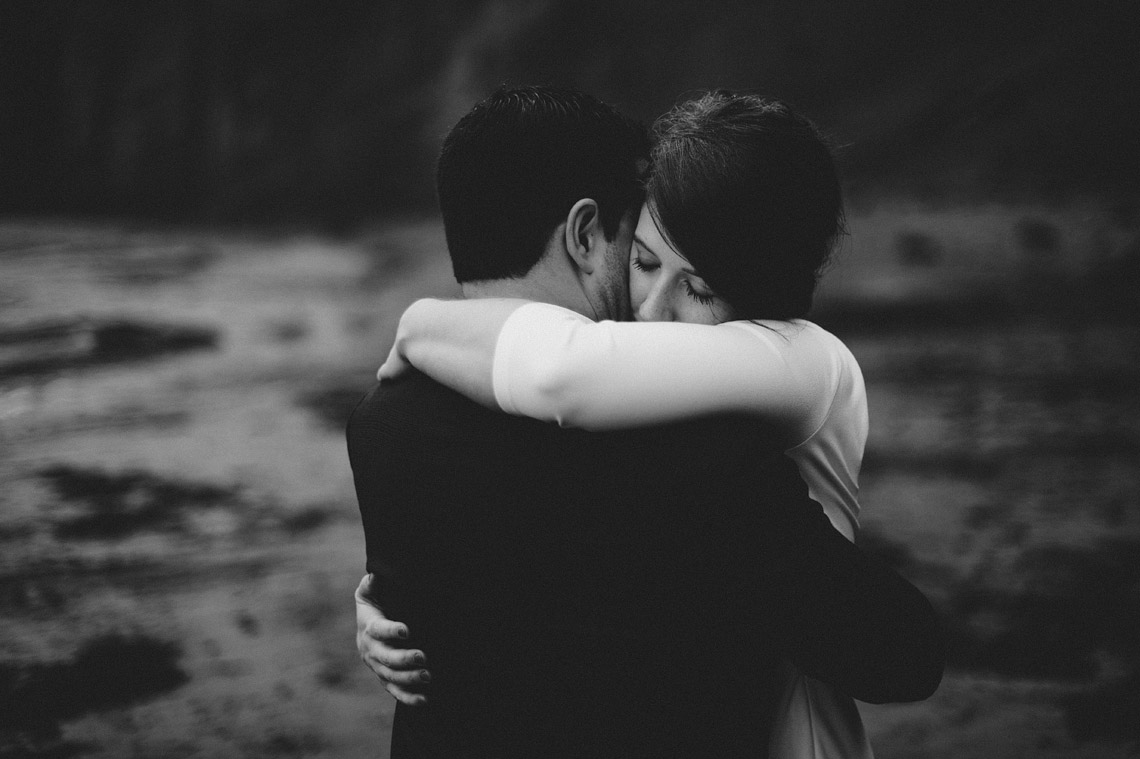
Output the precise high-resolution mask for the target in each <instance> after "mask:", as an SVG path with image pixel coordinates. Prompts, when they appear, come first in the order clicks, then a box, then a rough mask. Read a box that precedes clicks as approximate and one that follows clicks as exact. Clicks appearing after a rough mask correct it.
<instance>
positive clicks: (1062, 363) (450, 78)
mask: <svg viewBox="0 0 1140 759" xmlns="http://www.w3.org/2000/svg"><path fill="white" fill-rule="evenodd" d="M615 5H616V6H617V7H615ZM1138 21H1140V7H1138V5H1137V4H1136V3H1134V2H1124V1H1122V2H1107V1H1106V2H1092V1H1089V2H1079V1H1077V0H1073V1H1072V2H1048V1H1045V2H985V3H982V2H973V1H966V2H954V3H913V2H904V1H902V0H870V1H869V2H863V3H858V4H855V3H842V2H827V1H825V0H812V1H811V2H793V1H792V0H784V1H780V2H766V3H765V2H742V1H728V2H720V3H694V2H677V1H674V2H664V1H659V2H650V1H649V0H631V1H630V2H623V3H620V4H614V3H611V2H601V1H600V0H581V1H579V2H570V1H569V0H547V1H546V2H518V1H513V0H471V1H469V2H460V1H459V0H419V1H418V2H410V1H409V2H364V1H363V0H358V1H356V2H350V1H348V0H335V1H333V2H325V3H319V4H317V3H303V2H295V1H289V0H245V1H242V2H222V1H221V0H200V1H199V2H190V1H189V0H185V1H173V2H165V3H154V2H142V1H139V2H124V1H121V0H120V1H115V0H104V1H102V2H89V3H77V2H56V1H54V0H41V1H40V2H23V1H22V0H8V1H7V2H5V3H3V4H2V5H0V478H2V479H0V481H2V482H3V487H2V488H0V757H9V756H11V757H17V756H19V757H23V756H40V757H72V756H92V757H128V756H130V757H134V756H137V757H150V756H170V757H179V756H226V757H229V756H232V757H262V756H265V757H270V756H273V757H294V756H296V757H305V756H329V757H384V756H387V742H388V734H389V730H390V723H391V713H392V701H391V699H390V697H389V696H388V695H387V694H386V693H385V692H384V691H383V689H382V688H381V686H380V685H379V683H378V682H377V681H376V680H375V679H374V677H373V676H372V675H371V673H369V672H368V671H367V670H366V669H365V668H364V666H363V665H362V664H360V662H359V660H358V659H357V656H356V652H355V648H354V643H353V634H354V626H353V604H352V600H351V595H352V590H353V588H354V587H355V584H356V582H357V580H358V579H359V577H360V575H361V573H362V572H363V567H364V552H363V540H362V539H361V536H360V528H359V518H358V516H357V512H356V503H355V497H354V494H353V490H352V483H351V476H350V472H349V470H348V464H347V459H346V456H345V452H344V445H343V425H344V421H345V419H346V416H347V413H348V411H349V410H350V409H351V407H352V405H353V404H354V402H355V401H356V400H357V398H359V397H360V395H362V394H363V392H364V391H365V390H366V389H367V388H368V387H369V385H370V383H371V377H372V374H373V373H374V371H375V369H376V367H377V366H378V364H379V363H380V362H381V361H382V360H383V358H384V356H385V355H386V354H387V350H388V346H389V344H390V341H391V337H392V334H393V330H394V326H395V322H396V320H397V319H398V317H399V314H400V313H401V312H402V310H403V309H404V307H405V306H406V305H407V304H408V303H410V302H411V301H412V300H413V299H415V298H416V297H420V296H424V295H443V296H446V295H451V294H454V293H455V292H456V290H455V287H454V285H453V283H452V281H451V277H450V267H449V264H448V261H447V256H446V250H445V248H444V243H443V235H442V230H441V228H440V226H439V223H438V219H437V216H436V214H435V209H434V197H433V182H432V174H433V166H434V160H435V155H436V153H437V151H438V148H439V144H440V140H441V139H442V136H443V135H444V134H445V133H446V130H447V129H448V127H449V126H450V124H452V123H453V122H454V121H455V120H456V119H458V118H459V117H460V116H461V115H462V114H463V113H464V112H466V111H467V110H468V109H469V108H470V106H471V105H472V104H473V103H474V102H476V101H477V100H479V99H481V98H482V97H484V96H485V95H486V94H488V93H489V92H490V91H491V90H492V89H493V88H494V87H495V86H496V85H497V84H499V83H500V82H511V83H519V84H522V83H554V84H569V85H574V86H577V87H580V88H582V89H585V90H587V91H589V92H592V93H594V94H596V95H598V96H600V97H602V98H603V99H605V100H607V101H609V102H612V103H613V104H615V105H617V106H618V107H619V108H621V109H622V110H624V111H625V112H627V113H629V114H631V115H634V116H637V117H639V118H641V119H644V120H647V121H649V120H652V119H653V118H654V117H655V116H657V115H658V114H660V113H661V112H663V111H665V110H666V109H668V108H669V107H670V106H671V105H673V104H674V103H675V102H678V101H679V100H681V99H684V98H685V97H687V96H689V95H692V94H695V93H697V92H699V91H701V90H704V89H708V88H712V87H730V88H738V89H747V90H750V91H755V92H759V93H762V94H766V95H771V96H775V97H780V98H783V99H786V100H788V101H790V102H791V103H792V104H793V105H795V106H796V107H797V108H799V109H800V110H802V111H804V112H806V113H807V114H809V115H810V116H811V117H813V118H814V119H815V120H816V121H817V123H818V124H819V125H820V126H821V127H822V129H823V130H824V131H825V132H826V133H827V134H828V135H829V137H830V138H831V140H832V141H833V143H834V145H835V148H836V153H837V156H838V158H839V161H840V166H841V169H842V173H843V176H844V182H845V187H846V192H847V203H848V215H849V219H848V221H849V226H850V235H849V236H848V237H847V238H846V239H845V240H844V241H843V243H842V245H841V246H840V250H839V252H838V254H837V257H836V263H835V265H834V266H833V268H832V269H831V271H830V272H829V273H828V274H827V276H826V277H825V279H824V284H823V290H822V293H821V296H820V298H819V301H818V309H817V312H816V314H815V317H814V318H816V319H817V320H818V321H819V322H821V323H822V324H824V325H825V326H827V327H828V328H829V329H831V330H832V331H834V332H836V333H837V334H838V335H840V336H841V337H843V338H844V339H845V340H846V341H847V342H848V344H849V345H850V346H851V348H852V350H853V351H854V353H855V355H856V356H857V357H858V359H859V361H860V363H861V364H862V366H863V369H864V373H865V375H866V378H867V381H868V389H869V395H870V402H871V415H872V425H871V440H870V444H869V449H868V453H867V460H866V463H865V469H864V474H863V492H862V500H863V504H864V510H865V515H866V516H865V520H864V525H863V533H862V535H861V538H860V539H861V543H862V544H863V545H864V546H865V547H866V548H868V549H869V550H872V551H874V552H876V553H878V554H879V555H880V556H883V557H884V558H886V559H887V560H888V561H890V562H891V563H892V564H893V565H894V566H896V567H897V568H898V569H899V570H900V571H901V572H903V573H904V574H905V575H906V576H907V577H908V578H910V579H911V580H913V581H914V582H916V583H917V584H918V585H920V587H922V588H923V589H924V590H925V591H926V592H927V593H928V594H929V595H930V597H931V598H932V600H933V601H934V602H935V604H936V605H937V607H938V608H939V610H940V611H941V612H942V613H943V614H944V616H945V620H946V624H947V629H948V631H949V635H950V640H951V654H950V656H951V664H950V667H951V668H950V671H949V672H948V674H947V677H946V679H945V681H944V683H943V685H942V687H941V689H940V690H939V692H938V693H937V694H936V695H935V696H934V697H933V698H931V699H930V700H928V701H926V702H923V703H921V704H913V705H902V706H868V707H865V708H864V709H863V714H864V718H865V721H866V723H867V726H868V730H869V732H870V734H871V738H872V742H873V744H874V746H875V748H876V754H877V755H878V756H879V757H880V758H881V759H890V758H891V757H955V758H958V757H1024V756H1035V757H1057V758H1060V757H1065V758H1066V759H1067V758H1069V757H1090V758H1092V757H1098V758H1099V757H1118V756H1134V755H1137V754H1138V753H1140V728H1138V727H1137V726H1138V725H1140V719H1138V716H1140V621H1138V620H1140V508H1138V506H1140V503H1138V501H1140V455H1138V454H1140V407H1138V402H1137V401H1138V399H1140V323H1138V321H1140V320H1138V316H1140V134H1138V128H1137V124H1138V123H1140V122H1138V120H1137V117H1138V116H1140V87H1137V84H1138V83H1140V53H1138V52H1137V51H1138V50H1140V24H1138V23H1137V22H1138ZM693 687H694V686H693V685H692V684H685V683H681V682H679V683H678V686H677V698H691V697H693V693H692V688H693Z"/></svg>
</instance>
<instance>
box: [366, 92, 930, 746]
mask: <svg viewBox="0 0 1140 759" xmlns="http://www.w3.org/2000/svg"><path fill="white" fill-rule="evenodd" d="M437 182H438V191H439V202H440V208H441V211H442V215H443V221H444V226H445V229H446V234H447V245H448V251H449V253H450V255H451V259H452V263H453V267H454V273H455V277H456V279H457V280H458V281H459V283H460V284H461V286H462V290H463V294H464V299H462V300H457V301H447V302H445V301H435V300H423V301H419V302H417V303H415V304H413V306H412V307H411V308H410V309H408V311H407V312H406V313H405V314H404V316H403V318H402V319H401V322H400V326H399V329H398V332H397V336H396V341H395V343H394V345H393V347H392V351H391V353H390V355H389V357H388V360H387V362H385V364H384V366H383V367H382V368H381V370H380V380H381V381H380V383H379V384H378V385H377V386H376V387H375V388H374V389H373V390H372V391H371V392H370V393H369V394H368V395H367V396H365V398H364V399H363V400H362V401H361V403H360V404H359V405H358V407H357V408H356V409H355V411H354V412H353V414H352V417H351V419H350V421H349V425H348V449H349V456H350V459H351V463H352V470H353V476H354V479H355V484H356V491H357V496H358V499H359V503H360V511H361V516H362V518H363V523H364V530H365V536H366V543H367V554H368V555H367V570H368V572H369V575H368V576H367V577H366V578H365V579H364V581H362V583H361V587H360V588H359V589H358V592H357V622H358V636H357V644H358V647H359V649H360V652H361V654H362V656H363V658H364V659H365V661H366V662H367V663H368V664H369V666H370V667H372V669H373V670H374V671H376V673H377V674H378V675H380V677H381V679H382V680H384V681H385V684H386V686H387V687H388V689H389V691H390V692H391V693H392V694H393V695H394V696H396V698H397V700H398V704H397V706H396V713H395V721H394V724H393V730H392V756H393V757H394V759H404V758H406V757H488V758H489V757H615V758H616V757H647V758H648V757H741V758H745V757H747V759H760V758H762V757H765V756H771V757H773V759H799V758H800V757H832V756H841V757H859V758H865V757H869V756H870V753H871V752H870V747H869V746H868V745H867V742H866V738H865V736H864V734H863V730H862V726H861V724H860V722H859V715H858V712H857V711H856V709H855V705H854V703H853V701H852V699H859V700H862V701H868V702H872V703H883V702H891V701H913V700H918V699H922V698H926V697H927V696H929V695H930V694H931V693H933V691H934V690H935V688H936V687H937V686H938V683H939V681H940V679H941V676H942V668H943V644H942V639H941V636H940V632H939V628H938V624H937V620H936V619H935V616H934V613H933V610H932V608H931V606H930V604H929V603H928V602H927V600H926V599H925V598H924V597H923V595H922V594H921V593H920V592H919V591H918V590H917V589H915V588H914V587H913V586H912V585H910V584H909V583H908V582H907V581H905V580H904V579H902V578H901V577H899V576H898V575H897V574H896V573H895V572H894V571H892V570H891V569H889V568H888V567H886V566H885V565H883V564H882V563H881V562H879V561H877V560H876V559H874V558H872V557H870V556H867V555H866V554H864V553H863V552H861V551H860V550H859V549H857V548H856V547H855V545H854V543H853V540H854V537H855V533H856V530H857V526H858V513H859V504H858V499H857V492H858V474H859V467H860V463H861V461H862V456H863V447H864V444H865V441H866V437H867V405H866V394H865V390H864V386H863V380H862V375H861V373H860V371H859V367H858V364H857V363H856V362H855V359H854V358H853V356H852V355H851V353H850V352H849V351H848V350H847V348H846V347H845V346H844V345H843V344H842V343H841V342H840V341H839V340H838V339H837V338H835V337H834V336H833V335H831V334H830V333H828V332H826V331H825V330H823V329H821V328H820V327H818V326H816V325H814V324H812V323H811V322H809V321H806V320H805V317H806V315H807V313H808V311H809V309H810V306H811V301H812V294H813V291H814V289H815V286H816V282H817V280H818V278H819V274H820V271H821V269H822V267H823V266H824V264H825V262H826V260H827V258H828V255H829V254H830V251H831V248H832V246H833V244H834V242H835V240H836V238H837V236H838V235H839V234H840V233H841V232H842V223H843V222H842V219H843V215H842V198H841V194H840V188H839V183H838V180H837V177H836V172H835V167H834V164H833V161H832V158H831V155H830V154H829V152H828V149H827V147H826V145H825V144H824V142H823V141H822V140H821V139H820V136H819V134H818V132H817V131H816V130H815V128H814V127H813V126H812V124H811V123H810V122H808V121H807V120H806V119H804V118H803V117H801V116H799V115H798V114H796V113H795V112H793V111H791V110H790V109H789V108H788V107H787V106H786V105H784V104H782V103H779V102H777V101H770V100H762V99H760V98H757V97H753V96H747V95H740V94H734V93H730V92H724V91H717V92H712V93H708V94H706V95H704V96H702V97H699V98H696V99H694V100H692V101H690V102H686V103H684V104H682V105H679V106H677V107H676V108H674V109H673V110H672V111H670V112H669V113H668V114H666V115H665V116H663V117H661V118H660V119H659V120H658V122H657V123H656V124H655V125H654V132H653V137H652V140H651V139H650V136H649V135H648V134H647V132H646V131H645V130H644V128H643V127H641V126H640V125H638V124H636V123H634V122H632V121H630V120H629V119H627V118H625V117H623V116H622V115H620V114H619V113H617V112H616V111H615V110H614V109H613V108H611V107H609V106H608V105H605V104H603V103H601V102H599V101H598V100H596V99H594V98H592V97H590V96H588V95H585V94H583V93H580V92H576V91H572V90H560V89H553V88H543V87H523V88H514V89H507V88H503V89H500V90H499V91H497V92H496V93H494V94H493V95H492V96H491V97H489V98H488V99H487V100H485V101H483V102H481V103H479V104H478V105H476V106H475V108H474V109H473V110H472V111H471V112H470V113H468V114H467V115H466V116H464V117H463V118H462V119H461V120H460V121H459V122H458V123H457V124H456V125H455V127H454V128H453V129H452V130H451V132H450V133H449V134H448V136H447V138H446V140H445V141H444V144H443V150H442V152H441V154H440V158H439V166H438V173H437Z"/></svg>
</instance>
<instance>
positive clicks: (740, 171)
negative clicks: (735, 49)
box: [647, 90, 844, 319]
mask: <svg viewBox="0 0 1140 759" xmlns="http://www.w3.org/2000/svg"><path fill="white" fill-rule="evenodd" d="M654 131H655V133H656V138H657V143H656V146H655V147H654V149H653V154H652V172H651V174H650V177H649V182H648V187H647V191H648V202H649V208H650V212H651V213H652V214H653V217H654V220H655V221H656V222H657V224H658V226H659V227H660V228H661V233H662V234H663V235H664V236H665V238H666V239H667V240H668V241H669V242H670V244H672V245H673V247H674V248H675V249H676V250H677V251H678V252H679V253H680V254H681V255H682V256H684V257H685V259H686V260H688V262H689V263H691V264H692V265H693V266H694V267H695V268H696V270H697V272H698V273H699V274H700V275H701V277H702V278H703V279H704V280H705V281H706V282H707V283H708V284H709V286H710V287H711V288H713V290H714V291H716V293H717V295H719V296H720V297H721V298H723V299H724V300H725V301H726V302H727V303H728V304H729V305H731V306H732V308H733V311H734V313H733V316H734V318H738V319H793V318H799V317H804V316H806V315H807V313H808V311H809V310H810V309H811V302H812V294H813V293H814V291H815V285H816V282H817V281H818V279H819V274H820V272H821V270H822V268H823V266H824V264H825V263H826V262H827V260H828V258H829V257H830V255H831V250H832V248H833V247H834V244H835V241H836V238H837V237H838V236H839V235H840V234H841V233H842V232H843V231H844V220H843V197H842V191H841V190H840V187H839V178H838V176H837V174H836V170H835V162H834V161H833V159H832V157H831V153H830V151H829V150H828V147H827V145H826V144H825V142H824V140H823V138H822V137H821V136H820V134H819V132H818V131H817V130H816V128H815V127H814V126H813V125H812V123H811V122H810V121H808V120H807V119H806V118H804V117H803V116H800V115H799V114H797V113H795V112H794V111H793V110H792V109H791V108H789V107H788V106H787V105H786V104H785V103H782V102H780V101H778V100H765V99H763V98H759V97H756V96H753V95H742V94H736V93H732V92H728V91H725V90H717V91H715V92H710V93H708V94H706V95H703V96H702V97H699V98H697V99H695V100H691V101H689V102H686V103H682V104H681V105H678V106H676V107H675V108H673V110H671V111H669V112H668V113H666V114H665V115H664V116H662V117H661V118H659V119H658V120H657V122H656V123H655V124H654Z"/></svg>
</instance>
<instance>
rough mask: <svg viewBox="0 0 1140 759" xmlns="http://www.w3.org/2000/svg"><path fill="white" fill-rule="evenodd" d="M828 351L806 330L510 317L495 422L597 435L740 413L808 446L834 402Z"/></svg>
mask: <svg viewBox="0 0 1140 759" xmlns="http://www.w3.org/2000/svg"><path fill="white" fill-rule="evenodd" d="M829 339H830V340H831V341H835V342H838V341H837V339H836V338H834V337H833V336H831V335H830V334H829V333H827V332H826V331H824V330H822V329H820V328H818V327H815V326H814V325H811V324H810V323H807V322H765V323H764V326H761V325H757V324H755V323H751V322H728V323H725V324H720V325H717V326H708V325H700V324H682V323H677V322H638V323H634V322H612V321H603V322H593V321H590V320H589V319H587V318H586V317H584V316H582V315H580V314H577V313H575V312H573V311H569V310H567V309H564V308H560V307H558V306H552V305H549V304H542V303H532V304H528V305H526V306H523V307H522V308H519V309H518V310H516V311H515V312H514V313H513V314H511V315H510V317H509V318H508V319H507V321H506V322H505V323H504V324H503V328H502V330H501V331H500V333H499V338H498V341H497V343H496V346H495V356H494V362H493V366H492V382H493V385H494V393H495V398H496V400H497V402H498V404H499V406H500V408H502V409H503V410H504V411H506V412H508V413H512V414H517V415H522V416H529V417H533V418H536V419H541V420H544V421H555V422H558V423H559V424H561V425H563V426H567V427H580V428H584V429H593V430H604V429H616V428H626V427H636V426H642V425H647V424H654V423H662V422H670V421H680V420H683V419H686V418H691V417H696V416H704V415H708V414H715V413H725V412H727V413H740V412H743V413H751V414H755V415H757V416H759V417H761V418H764V419H766V420H770V421H773V422H776V423H778V424H781V425H786V426H787V427H788V434H789V435H791V436H797V439H796V440H794V441H793V443H795V442H799V437H798V436H801V435H803V436H806V435H810V434H811V432H812V431H814V429H815V426H818V424H819V423H820V421H822V419H823V418H824V417H825V416H826V414H827V410H828V408H829V405H830V403H831V400H832V395H834V391H835V374H836V371H837V367H838V362H837V361H836V360H835V357H834V355H833V353H834V350H833V348H834V346H833V345H832V344H831V343H830V342H829Z"/></svg>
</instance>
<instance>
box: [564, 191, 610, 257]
mask: <svg viewBox="0 0 1140 759" xmlns="http://www.w3.org/2000/svg"><path fill="white" fill-rule="evenodd" d="M564 234H565V238H566V239H565V244H566V252H567V253H568V254H569V255H570V258H572V259H573V260H574V264H575V265H576V266H577V267H578V268H579V269H580V270H581V271H582V273H583V274H593V273H594V268H595V267H597V266H598V265H599V263H601V261H602V256H604V255H605V249H604V247H605V246H604V243H605V235H603V234H602V220H601V216H600V214H599V212H598V204H597V203H595V202H594V201H593V200H590V199H589V198H582V199H581V200H579V201H578V202H577V203H575V204H574V205H573V206H572V207H571V208H570V213H568V214H566V228H565V232H564Z"/></svg>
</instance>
